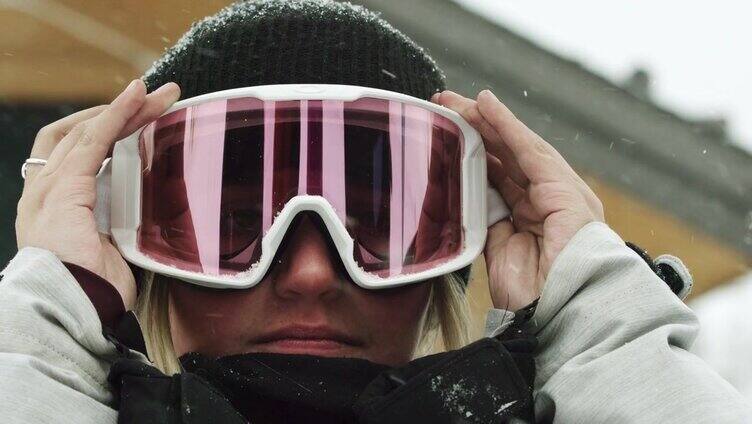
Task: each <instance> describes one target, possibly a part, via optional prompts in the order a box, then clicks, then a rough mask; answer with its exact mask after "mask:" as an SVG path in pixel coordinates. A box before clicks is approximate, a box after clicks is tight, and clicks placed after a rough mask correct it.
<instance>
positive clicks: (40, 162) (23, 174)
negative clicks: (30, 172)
mask: <svg viewBox="0 0 752 424" xmlns="http://www.w3.org/2000/svg"><path fill="white" fill-rule="evenodd" d="M28 165H42V166H44V165H47V159H37V158H28V159H26V161H25V162H24V163H23V165H21V178H23V179H24V180H25V179H26V166H28Z"/></svg>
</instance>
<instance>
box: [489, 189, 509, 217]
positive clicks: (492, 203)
mask: <svg viewBox="0 0 752 424" xmlns="http://www.w3.org/2000/svg"><path fill="white" fill-rule="evenodd" d="M486 210H487V218H486V224H487V226H488V227H491V226H492V225H494V224H496V223H497V222H499V221H501V220H502V219H504V218H506V217H508V216H509V215H510V214H511V211H510V210H509V207H508V206H507V204H506V203H505V202H504V199H503V198H502V197H501V194H499V191H498V190H496V189H495V188H493V187H491V186H490V185H489V186H488V188H486Z"/></svg>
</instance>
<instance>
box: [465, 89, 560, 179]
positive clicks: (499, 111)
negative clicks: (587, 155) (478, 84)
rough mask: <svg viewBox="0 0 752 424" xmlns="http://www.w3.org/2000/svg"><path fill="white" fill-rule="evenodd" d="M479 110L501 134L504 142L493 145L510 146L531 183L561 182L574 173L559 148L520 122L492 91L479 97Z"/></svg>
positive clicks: (482, 93)
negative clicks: (557, 149) (559, 152)
mask: <svg viewBox="0 0 752 424" xmlns="http://www.w3.org/2000/svg"><path fill="white" fill-rule="evenodd" d="M478 110H479V111H480V113H481V115H482V116H483V117H484V118H485V119H486V120H487V121H488V122H489V123H490V124H491V126H493V128H494V129H495V130H496V132H497V133H498V134H499V137H500V139H499V140H493V142H494V143H498V144H505V145H506V146H508V147H509V149H510V150H511V152H512V154H513V155H514V157H515V158H516V159H517V163H518V164H519V166H520V169H521V170H522V172H524V174H525V175H526V176H527V178H528V179H529V180H530V181H531V182H547V181H557V180H561V179H562V178H563V177H564V175H565V174H574V170H572V168H571V167H570V166H569V164H567V162H566V161H565V160H564V159H563V158H562V157H561V155H559V154H558V152H556V149H554V148H553V147H552V146H551V145H550V144H548V143H546V141H545V140H543V139H542V138H541V137H540V136H538V134H536V133H535V132H533V131H532V130H531V129H529V128H528V127H527V126H525V124H523V123H522V122H521V121H520V120H518V119H517V117H515V116H514V114H513V113H512V112H511V111H510V110H509V108H507V107H506V106H505V105H504V104H503V103H501V102H500V101H499V99H497V98H496V96H494V95H493V93H491V92H490V91H489V90H483V91H481V92H480V94H479V95H478ZM568 176H569V175H567V177H568Z"/></svg>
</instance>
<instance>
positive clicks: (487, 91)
mask: <svg viewBox="0 0 752 424" xmlns="http://www.w3.org/2000/svg"><path fill="white" fill-rule="evenodd" d="M480 94H481V95H483V96H490V97H491V98H492V99H494V100H496V101H498V100H499V98H498V97H496V95H495V94H494V93H493V92H492V91H491V90H489V89H485V90H483V91H481V92H480Z"/></svg>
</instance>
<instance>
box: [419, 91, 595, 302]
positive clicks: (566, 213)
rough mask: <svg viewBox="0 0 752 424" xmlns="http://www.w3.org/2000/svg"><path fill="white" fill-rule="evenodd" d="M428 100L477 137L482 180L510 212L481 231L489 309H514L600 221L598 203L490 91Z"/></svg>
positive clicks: (540, 287) (535, 292)
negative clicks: (583, 231) (484, 169)
mask: <svg viewBox="0 0 752 424" xmlns="http://www.w3.org/2000/svg"><path fill="white" fill-rule="evenodd" d="M431 101H433V102H434V103H438V104H440V105H442V106H445V107H447V108H449V109H452V110H454V111H456V112H457V113H459V114H460V115H462V117H463V118H464V119H465V120H466V121H468V123H470V125H472V126H473V127H474V128H475V129H476V130H478V132H480V134H481V136H482V137H483V144H484V145H485V147H486V152H487V153H486V157H487V163H488V179H489V181H490V183H491V185H492V186H494V187H495V188H496V189H497V190H499V192H500V193H501V195H502V197H503V198H504V200H505V201H506V203H507V204H508V205H509V207H510V208H511V210H512V215H511V220H510V219H504V220H502V221H501V222H498V223H496V224H495V225H493V226H492V227H490V228H489V229H488V237H487V239H486V247H485V257H486V266H487V270H488V279H489V287H490V290H491V299H492V300H493V304H494V307H496V308H500V309H507V310H510V311H516V310H518V309H520V308H522V307H524V306H526V305H528V304H529V303H530V302H532V301H533V300H535V299H537V298H538V297H540V294H541V292H542V290H543V285H544V283H545V281H546V277H547V276H548V273H549V271H550V270H551V265H552V264H553V262H554V260H555V259H556V257H557V256H558V255H559V253H560V252H561V251H562V249H563V248H564V246H565V245H566V244H567V243H568V242H569V240H570V239H571V238H572V237H573V236H574V235H575V233H577V231H579V229H580V228H582V227H584V226H585V225H586V224H588V223H590V222H593V221H604V220H605V219H604V215H603V205H602V204H601V202H600V200H599V199H598V197H596V195H595V193H593V191H592V190H591V189H590V187H588V185H587V184H585V182H584V181H583V180H582V178H580V176H579V175H577V173H575V172H574V170H573V169H572V168H571V167H570V166H569V164H567V162H566V161H565V160H564V158H563V157H562V156H561V155H560V154H559V153H558V152H557V151H556V149H554V148H553V147H552V146H551V145H550V144H548V143H547V142H546V141H545V140H543V139H542V138H541V137H540V136H538V134H536V133H534V132H533V131H532V130H530V129H529V128H528V127H527V126H525V124H523V123H522V122H520V121H519V120H518V119H517V118H516V117H515V116H514V114H512V112H511V111H510V110H509V109H508V108H507V107H506V106H504V104H502V103H501V102H500V101H499V99H497V98H496V96H494V95H493V94H492V93H491V92H490V91H488V90H484V91H482V92H480V94H478V97H477V100H472V99H468V98H465V97H463V96H460V95H459V94H456V93H453V92H451V91H444V92H442V93H438V94H436V95H434V97H432V98H431Z"/></svg>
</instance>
